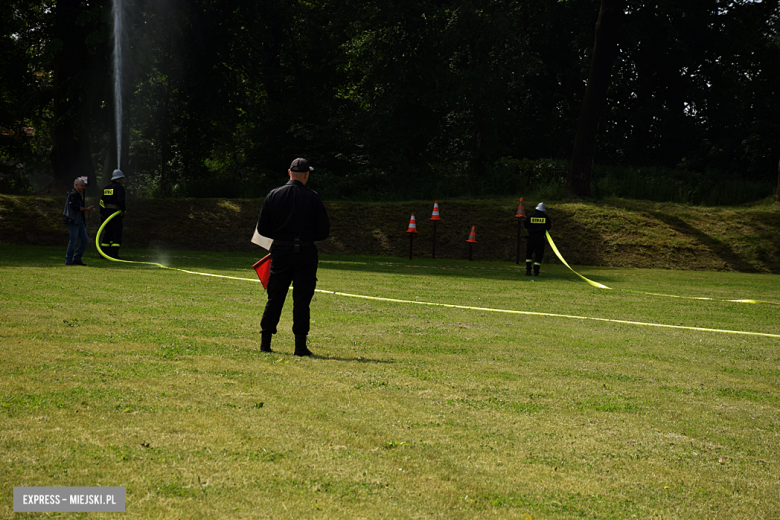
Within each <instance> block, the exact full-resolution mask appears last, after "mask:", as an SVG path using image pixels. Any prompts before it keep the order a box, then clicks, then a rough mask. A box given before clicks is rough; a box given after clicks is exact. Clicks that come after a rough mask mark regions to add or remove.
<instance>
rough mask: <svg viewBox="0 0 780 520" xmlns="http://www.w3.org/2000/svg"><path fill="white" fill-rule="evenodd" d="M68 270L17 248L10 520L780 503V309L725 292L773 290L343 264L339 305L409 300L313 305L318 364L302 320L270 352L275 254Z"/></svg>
mask: <svg viewBox="0 0 780 520" xmlns="http://www.w3.org/2000/svg"><path fill="white" fill-rule="evenodd" d="M63 256H64V248H50V247H31V246H30V247H28V246H0V280H1V281H0V356H1V357H0V359H1V360H2V363H1V364H0V418H1V419H0V457H2V464H0V516H2V517H13V515H14V513H13V487H14V486H123V487H125V489H126V503H127V509H126V513H124V517H127V518H464V519H466V518H469V519H470V518H531V519H534V520H535V519H548V518H561V519H562V518H615V519H618V518H620V519H622V518H667V519H675V518H680V519H690V518H695V519H699V518H700V519H712V518H777V511H780V494H778V492H777V490H778V489H780V456H778V452H777V446H778V442H779V441H780V415H779V413H778V412H780V351H779V350H778V346H780V305H776V304H766V303H762V304H747V303H736V302H729V301H725V300H734V299H753V300H762V301H768V302H774V303H780V279H779V278H778V277H777V276H776V275H756V274H738V273H708V272H683V271H660V270H637V269H606V268H588V267H577V266H575V269H577V270H578V271H579V272H580V273H581V274H583V275H585V276H587V277H588V278H591V279H593V280H596V281H598V282H600V283H603V284H605V285H607V286H609V287H611V288H612V289H611V290H600V289H595V288H593V287H591V286H589V285H588V284H586V283H584V282H583V281H581V280H580V279H579V278H577V277H576V276H575V275H573V274H571V273H570V272H568V271H567V270H565V268H564V267H563V266H560V265H555V266H545V267H544V268H543V271H542V276H541V277H539V278H538V279H533V278H527V277H526V276H525V275H524V273H523V272H521V271H518V270H517V268H516V266H515V265H514V264H511V263H487V262H485V263H478V262H472V263H469V262H463V261H461V262H456V261H451V260H449V261H445V260H442V261H438V260H436V261H432V260H419V261H415V262H414V264H415V265H416V267H406V265H407V264H408V262H407V261H405V260H403V259H395V260H392V263H393V265H389V264H390V263H391V260H390V259H387V258H376V257H371V258H369V257H335V256H329V257H324V256H323V257H322V258H321V260H323V263H321V265H320V271H319V276H318V277H319V285H318V289H321V290H323V291H338V292H340V293H348V294H351V295H362V296H372V297H381V298H388V299H396V300H403V301H396V302H393V301H384V300H368V299H361V298H355V297H351V296H345V295H340V294H333V293H328V292H318V293H317V294H316V295H315V299H314V302H313V304H312V315H313V320H314V323H313V324H312V333H311V336H310V340H311V341H310V344H311V349H312V350H313V351H314V352H315V353H316V354H317V357H315V358H313V359H298V358H295V357H293V356H292V350H293V346H292V339H293V338H292V333H291V330H290V328H291V325H292V324H291V321H290V320H291V318H290V317H291V313H290V308H289V307H288V308H286V309H285V312H284V314H283V318H282V323H281V324H280V329H279V330H280V332H279V334H278V335H277V337H276V338H275V340H274V344H273V348H274V350H275V353H274V354H271V355H268V354H261V353H260V352H259V333H258V329H259V321H260V314H261V312H262V308H263V305H264V302H265V294H264V293H263V292H262V288H261V286H260V284H259V283H257V282H256V276H255V274H254V272H253V271H252V270H251V264H252V263H253V262H254V261H255V260H256V259H257V257H256V256H255V257H252V256H250V255H247V254H221V253H203V252H198V253H194V252H182V251H168V252H163V253H161V252H151V251H144V250H135V251H133V250H130V251H127V252H126V253H125V256H126V257H127V258H128V259H130V260H138V261H147V262H163V263H165V264H166V265H169V266H171V267H176V268H179V269H184V270H189V271H197V272H203V273H211V274H218V275H222V276H227V277H234V278H245V279H246V281H244V280H236V279H232V278H216V277H205V276H198V275H193V274H188V273H184V272H181V271H176V270H170V269H161V268H158V267H154V266H149V265H141V264H116V263H109V262H107V261H105V260H102V259H98V258H97V257H96V255H95V254H94V252H93V253H90V255H88V256H87V257H86V258H85V261H86V262H87V263H88V264H89V267H87V268H83V267H66V266H64V265H62V264H63V263H64V258H63ZM648 293H655V294H665V295H668V296H656V295H650V294H648ZM672 296H683V297H686V298H676V297H672ZM698 297H709V298H713V300H696V299H692V298H698ZM415 301H416V302H428V303H442V304H450V305H457V306H460V307H442V306H430V305H418V304H414V303H407V302H415ZM291 303H292V302H291V301H290V302H288V306H289V305H291ZM462 307H474V308H478V309H467V308H462ZM488 309H495V310H509V311H512V310H519V311H527V312H532V313H539V314H511V313H504V312H494V311H492V310H488ZM549 314H556V315H558V316H549ZM582 318H601V319H606V320H619V322H618V321H594V320H592V319H582ZM627 322H641V323H642V324H638V323H627ZM653 324H662V325H672V326H674V327H692V328H694V329H690V328H669V327H667V328H661V327H656V326H652V325H653ZM695 328H701V329H705V328H706V329H719V330H722V331H728V332H710V331H703V330H695ZM744 333H759V334H764V335H753V334H744ZM19 516H20V517H21V514H20V515H19ZM36 516H40V517H46V516H47V515H46V514H43V513H41V514H30V513H26V514H25V517H36ZM51 516H57V515H55V514H51ZM61 516H66V517H78V516H82V517H86V516H88V515H87V514H83V515H77V514H69V515H61ZM89 516H101V515H100V514H94V513H90V514H89Z"/></svg>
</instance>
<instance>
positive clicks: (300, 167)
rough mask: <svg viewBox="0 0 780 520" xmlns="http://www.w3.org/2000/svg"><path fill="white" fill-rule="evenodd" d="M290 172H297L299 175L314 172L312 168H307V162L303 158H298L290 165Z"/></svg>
mask: <svg viewBox="0 0 780 520" xmlns="http://www.w3.org/2000/svg"><path fill="white" fill-rule="evenodd" d="M290 171H294V172H299V173H301V172H310V171H314V168H312V167H311V166H309V161H307V160H306V159H304V158H303V157H298V158H297V159H295V160H294V161H293V162H292V164H291V165H290Z"/></svg>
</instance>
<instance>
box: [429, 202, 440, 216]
mask: <svg viewBox="0 0 780 520" xmlns="http://www.w3.org/2000/svg"><path fill="white" fill-rule="evenodd" d="M431 220H441V218H440V217H439V201H438V200H435V201H433V214H432V215H431Z"/></svg>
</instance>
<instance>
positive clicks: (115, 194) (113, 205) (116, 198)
mask: <svg viewBox="0 0 780 520" xmlns="http://www.w3.org/2000/svg"><path fill="white" fill-rule="evenodd" d="M124 182H125V174H124V173H122V170H114V173H113V175H111V184H109V185H108V186H106V187H105V188H103V195H101V197H100V218H101V221H102V222H105V221H106V219H107V218H108V217H110V216H111V215H113V214H114V213H116V212H117V211H121V212H122V213H121V214H120V215H117V216H116V217H114V218H112V219H111V221H110V222H109V223H108V224H106V227H105V228H104V229H103V236H102V237H101V240H100V248H101V249H103V251H104V253H106V255H108V256H110V257H111V258H119V248H120V247H121V245H122V219H123V218H124V216H125V210H126V207H125V187H124V186H123V185H122V184H123V183H124Z"/></svg>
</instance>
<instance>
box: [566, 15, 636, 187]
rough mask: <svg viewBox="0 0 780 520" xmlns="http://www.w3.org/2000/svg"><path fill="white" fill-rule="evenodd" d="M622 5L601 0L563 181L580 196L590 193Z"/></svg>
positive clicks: (615, 54) (615, 51) (621, 16)
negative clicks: (572, 144) (572, 143)
mask: <svg viewBox="0 0 780 520" xmlns="http://www.w3.org/2000/svg"><path fill="white" fill-rule="evenodd" d="M624 6H625V0H601V10H600V11H599V19H598V21H597V22H596V39H595V43H594V45H593V56H592V57H591V61H590V73H589V74H588V85H587V87H586V88H585V97H584V98H583V100H582V108H581V110H580V118H579V121H578V123H577V135H576V137H575V138H574V149H573V151H572V157H571V166H570V168H569V177H568V179H567V181H566V191H568V192H570V193H573V194H575V195H577V196H579V197H587V196H589V195H590V180H591V175H592V171H593V156H594V154H595V151H596V134H597V132H598V127H599V117H600V115H601V110H602V109H603V108H604V102H605V100H606V98H607V90H608V88H609V83H610V79H611V77H612V63H613V62H614V61H615V57H616V56H617V50H618V47H617V44H618V32H619V29H620V22H621V19H622V18H623V8H624Z"/></svg>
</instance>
